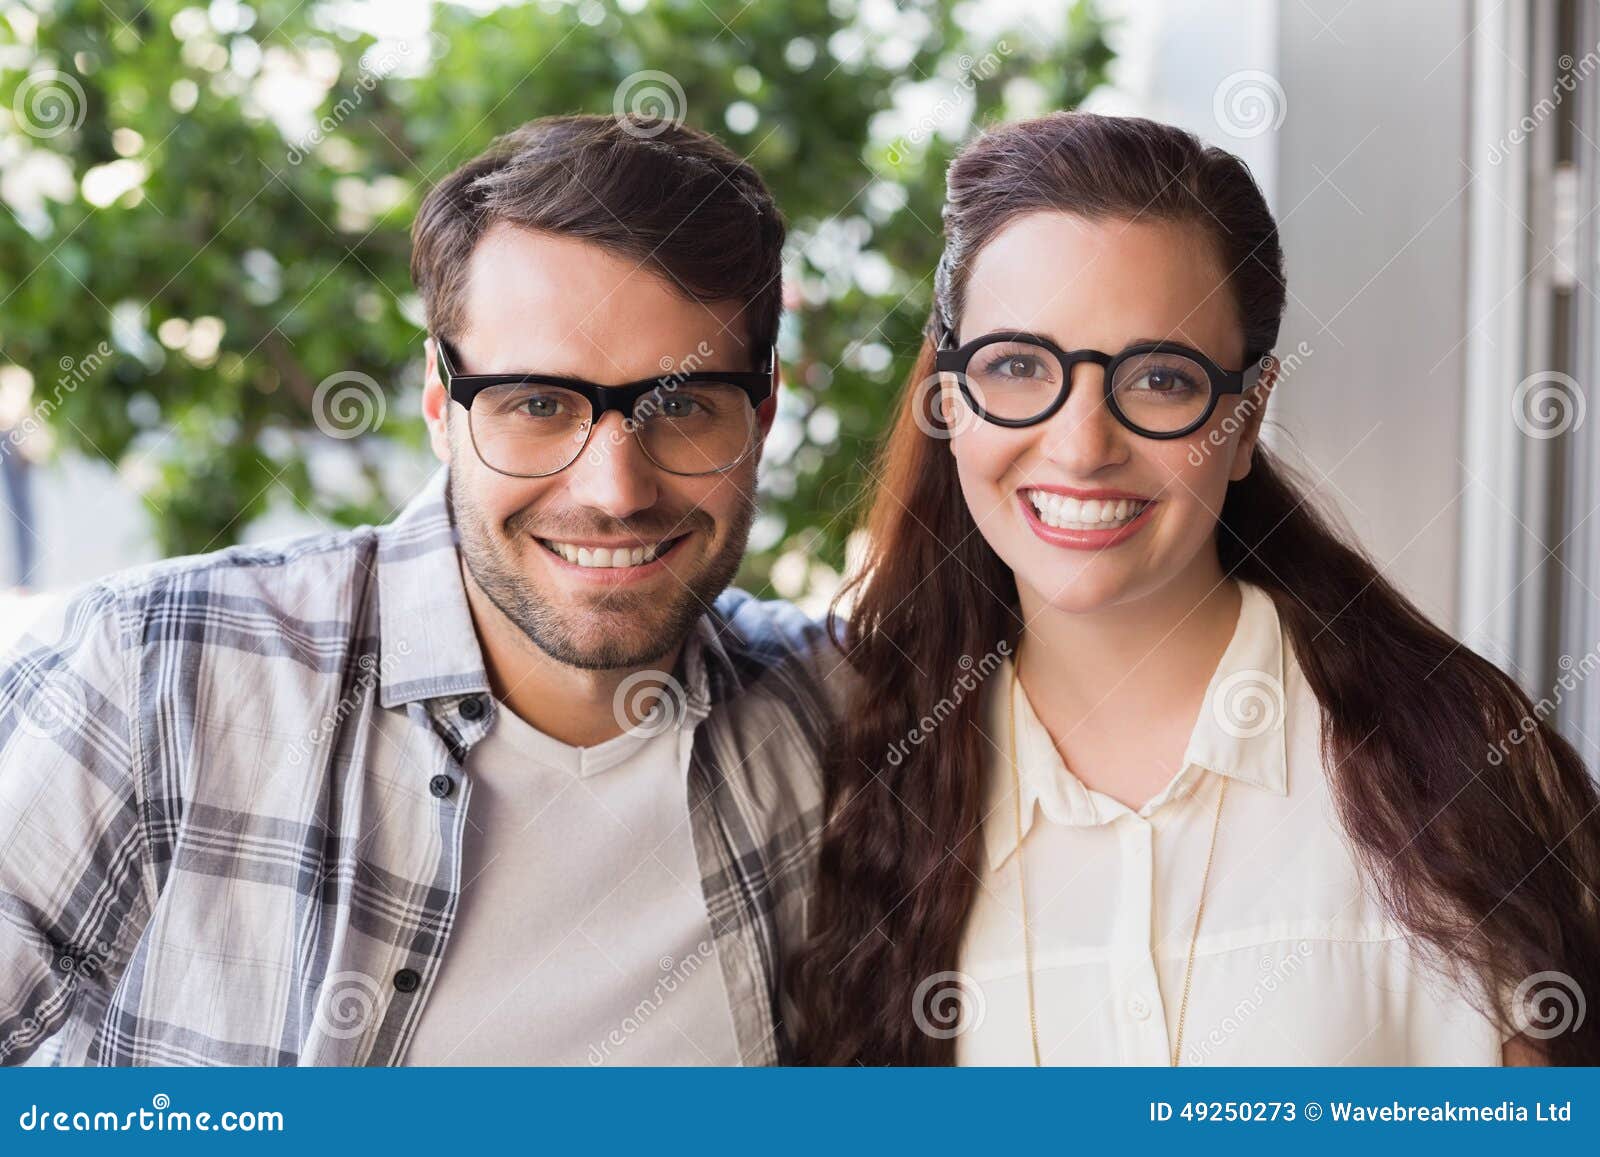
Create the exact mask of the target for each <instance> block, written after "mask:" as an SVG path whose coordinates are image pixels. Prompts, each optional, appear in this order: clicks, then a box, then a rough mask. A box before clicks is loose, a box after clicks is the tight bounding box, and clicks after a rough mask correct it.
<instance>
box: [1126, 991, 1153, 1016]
mask: <svg viewBox="0 0 1600 1157" xmlns="http://www.w3.org/2000/svg"><path fill="white" fill-rule="evenodd" d="M1128 1011H1129V1012H1130V1013H1132V1014H1133V1017H1134V1019H1135V1020H1144V1019H1145V1018H1147V1017H1148V1016H1149V1015H1150V1002H1149V1001H1147V1000H1146V999H1145V998H1144V997H1142V996H1135V997H1133V998H1132V999H1131V1000H1129V1001H1128Z"/></svg>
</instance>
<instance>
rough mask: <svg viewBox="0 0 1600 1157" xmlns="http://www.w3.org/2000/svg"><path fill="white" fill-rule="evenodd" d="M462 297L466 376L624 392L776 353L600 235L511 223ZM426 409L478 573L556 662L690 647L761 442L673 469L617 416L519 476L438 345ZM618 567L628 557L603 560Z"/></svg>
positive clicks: (730, 562)
mask: <svg viewBox="0 0 1600 1157" xmlns="http://www.w3.org/2000/svg"><path fill="white" fill-rule="evenodd" d="M466 307H467V308H466V317H467V323H466V329H465V332H463V333H462V334H461V335H460V336H459V337H458V339H457V340H455V341H454V342H453V343H452V344H453V347H454V349H455V351H456V353H457V354H458V356H459V359H460V362H461V364H459V365H456V366H455V370H456V372H457V373H460V374H492V373H518V372H528V373H534V372H537V373H550V374H560V375H565V376H570V377H575V378H583V379H587V380H589V381H593V382H598V383H601V384H606V385H615V384H621V383H624V382H630V381H636V380H642V379H645V378H650V377H655V376H658V375H661V374H663V373H670V372H672V371H674V370H677V369H703V370H741V369H748V368H751V367H752V364H753V363H759V364H765V361H766V354H765V351H762V353H761V354H760V356H758V357H755V358H754V359H752V356H751V353H750V351H749V350H748V349H747V348H746V343H745V337H744V335H745V322H744V319H743V318H741V317H739V316H738V314H739V306H738V304H737V303H717V304H714V305H706V304H701V303H697V302H694V301H691V300H689V299H688V298H686V297H684V296H683V295H681V294H680V293H678V292H676V291H675V289H674V288H673V287H671V286H670V285H669V284H668V283H667V282H666V281H664V280H663V279H662V278H661V277H660V276H658V275H656V274H654V273H652V272H649V271H647V270H645V269H641V268H638V267H637V266H636V265H635V263H633V262H631V261H628V260H625V259H623V258H619V257H616V256H613V255H611V254H610V253H608V252H606V251H604V250H602V249H600V248H598V247H596V246H594V245H592V244H590V243H587V242H584V241H579V240H574V239H570V238H565V237H557V236H552V235H547V234H541V233H532V232H529V231H526V230H522V229H518V228H515V227H512V226H508V225H504V224H501V225H496V226H494V227H492V228H491V229H490V230H489V231H487V232H486V233H485V234H484V236H483V238H482V239H481V240H480V241H479V243H478V245H477V247H476V249H475V250H474V251H473V256H472V262H471V266H470V271H469V278H468V288H467V302H466ZM772 409H773V403H772V402H771V401H770V400H769V401H768V402H767V403H766V404H765V405H763V406H762V407H761V412H760V413H759V415H758V418H759V422H758V425H757V428H756V434H755V437H756V438H757V439H759V438H761V437H764V435H765V433H766V429H767V427H768V425H769V424H770V421H771V414H772ZM424 412H425V413H426V415H427V417H428V422H429V428H430V432H431V436H432V443H433V449H434V453H435V454H436V455H437V456H438V457H439V458H440V459H441V460H443V461H446V462H448V463H449V464H450V505H451V511H452V514H453V516H454V518H455V522H456V527H457V530H458V532H459V535H460V541H461V553H462V557H463V560H464V562H465V564H466V567H467V570H468V573H469V575H470V577H471V580H472V581H473V582H474V583H475V584H476V585H477V586H478V587H479V588H480V589H481V590H482V592H483V593H484V594H485V595H486V596H487V597H488V598H489V600H490V601H491V602H493V604H494V605H495V606H496V607H497V608H499V610H500V611H501V612H502V613H503V614H504V615H505V616H506V617H507V618H508V619H510V620H511V622H513V623H514V624H516V626H517V627H519V628H520V629H521V630H522V631H523V632H524V633H525V634H526V635H527V636H528V638H529V639H531V640H532V641H533V642H534V644H536V645H537V646H538V647H539V648H540V649H541V650H542V651H544V652H545V653H546V654H548V655H550V656H551V657H552V658H554V659H556V660H557V661H559V662H562V663H565V664H568V665H569V666H574V667H582V668H587V669H610V668H627V667H641V666H646V665H649V664H651V663H653V662H654V661H656V660H658V659H660V658H662V657H663V656H666V655H668V654H670V653H671V652H672V651H673V650H674V648H676V647H677V646H678V645H679V644H680V643H681V642H682V640H683V638H684V637H685V635H686V634H687V633H688V631H689V630H690V628H691V626H692V625H693V623H694V621H695V619H696V618H698V617H699V616H700V615H701V614H702V613H703V612H704V611H705V610H706V609H708V608H709V607H710V605H711V603H712V601H713V600H714V599H715V598H716V597H717V595H718V594H720V593H721V592H722V591H723V590H724V589H725V588H726V587H727V585H728V583H729V582H730V581H732V579H733V576H734V574H735V573H736V572H737V571H738V568H739V563H740V560H741V559H742V558H743V556H744V550H745V542H746V539H747V537H748V534H749V530H750V523H751V520H752V519H753V517H754V514H755V488H756V467H757V459H758V456H759V446H757V447H755V448H754V449H753V450H752V452H751V453H750V454H749V455H747V456H746V457H745V458H744V459H743V460H742V461H740V462H739V463H738V464H737V465H736V466H734V467H733V468H732V469H730V470H728V471H726V472H724V473H721V474H709V475H703V476H699V477H684V476H681V475H676V474H670V473H668V472H667V471H665V470H662V469H661V468H659V467H658V466H656V465H655V463H653V462H652V461H651V460H650V459H649V457H647V456H646V454H645V452H644V450H643V448H642V447H641V446H640V445H639V441H638V439H637V438H636V437H635V436H634V435H633V434H632V433H630V432H628V430H627V428H626V427H625V426H624V423H623V416H622V415H621V414H619V413H616V412H611V413H607V414H606V415H605V416H604V417H603V418H602V419H601V421H600V422H599V424H598V425H597V426H596V427H595V428H594V430H593V432H592V434H591V435H590V438H589V441H588V443H587V445H586V446H585V448H584V451H583V453H582V454H580V455H579V456H578V458H577V459H576V460H575V461H574V462H573V463H572V464H571V465H569V466H567V467H566V468H565V469H563V470H560V471H558V472H557V473H555V474H552V475H549V476H547V477H543V478H516V477H510V476H508V475H506V474H502V473H498V472H496V471H494V470H491V469H489V468H488V467H487V466H485V465H484V464H483V462H482V461H481V460H480V458H479V457H478V454H477V451H476V450H475V449H474V447H473V442H472V438H471V434H470V431H469V427H468V417H467V411H466V410H464V409H463V408H462V407H461V406H460V405H458V404H456V403H454V402H451V401H450V400H449V399H448V397H446V396H444V389H443V386H442V385H441V383H440V379H439V375H438V366H437V350H436V349H434V348H433V347H432V344H431V343H430V348H429V354H428V382H427V392H426V396H425V398H424ZM580 550H581V551H582V553H581V554H578V553H577V552H578V551H580ZM624 551H625V552H627V553H626V554H623V553H621V552H624ZM602 552H604V553H602ZM650 552H653V553H654V554H655V557H654V558H648V553H650ZM642 555H643V556H645V557H643V558H641V556H642ZM574 556H576V559H577V561H571V560H572V558H573V557H574ZM636 559H640V561H637V562H635V560H636ZM605 561H610V562H612V563H624V564H625V565H609V566H597V565H595V564H596V563H597V562H605ZM585 564H587V565H585Z"/></svg>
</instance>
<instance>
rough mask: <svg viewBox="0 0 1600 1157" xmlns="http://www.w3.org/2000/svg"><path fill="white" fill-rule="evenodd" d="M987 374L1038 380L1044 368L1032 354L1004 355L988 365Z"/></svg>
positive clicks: (1042, 374)
mask: <svg viewBox="0 0 1600 1157" xmlns="http://www.w3.org/2000/svg"><path fill="white" fill-rule="evenodd" d="M988 372H989V373H991V374H995V375H997V376H999V377H1006V378H1022V379H1029V378H1038V377H1043V376H1044V366H1043V363H1042V362H1041V361H1040V359H1039V358H1038V357H1036V356H1034V355H1033V354H1005V355H1004V356H1002V357H998V358H996V359H995V360H994V361H992V362H990V363H989V368H988Z"/></svg>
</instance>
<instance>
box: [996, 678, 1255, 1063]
mask: <svg viewBox="0 0 1600 1157" xmlns="http://www.w3.org/2000/svg"><path fill="white" fill-rule="evenodd" d="M1019 666H1020V663H1019V662H1018V659H1017V656H1015V655H1013V656H1012V662H1011V685H1010V688H1009V690H1010V696H1011V710H1010V712H1009V713H1008V719H1009V721H1010V729H1011V802H1012V804H1013V810H1014V811H1015V813H1016V820H1017V897H1018V900H1019V901H1020V902H1021V906H1022V958H1023V966H1024V968H1025V969H1026V975H1027V981H1028V1032H1029V1037H1030V1039H1031V1040H1032V1042H1033V1063H1034V1065H1035V1066H1036V1067H1037V1066H1041V1065H1042V1064H1043V1062H1042V1061H1041V1060H1040V1059H1039V1008H1038V1005H1037V1004H1036V1003H1035V1001H1034V995H1033V936H1032V933H1031V932H1030V930H1029V927H1028V889H1027V881H1026V880H1025V878H1024V875H1023V870H1022V860H1023V855H1022V773H1021V772H1019V771H1018V770H1017V682H1018V675H1017V668H1018V667H1019ZM1227 794H1228V779H1227V777H1226V776H1224V777H1222V786H1221V787H1219V788H1218V789H1217V810H1216V814H1215V815H1214V816H1213V817H1212V819H1211V845H1210V847H1209V848H1207V849H1206V869H1205V872H1204V873H1203V874H1202V875H1201V877H1200V903H1199V904H1198V905H1197V906H1196V907H1195V910H1194V929H1193V931H1192V932H1190V934H1189V961H1188V963H1187V964H1185V965H1184V969H1183V999H1182V1000H1181V1001H1180V1002H1179V1004H1178V1031H1177V1034H1176V1038H1175V1039H1174V1041H1173V1045H1172V1065H1173V1067H1174V1068H1176V1067H1177V1066H1178V1058H1179V1057H1180V1056H1182V1054H1183V1023H1184V1020H1185V1019H1186V1018H1187V1017H1188V1015H1189V985H1190V983H1191V982H1192V981H1193V980H1194V950H1195V945H1196V944H1198V943H1199V942H1200V917H1201V916H1202V915H1204V914H1205V910H1206V885H1207V884H1209V883H1210V882H1211V860H1212V858H1213V856H1214V855H1215V853H1216V850H1217V829H1218V828H1220V827H1221V826H1222V799H1223V797H1224V796H1226V795H1227Z"/></svg>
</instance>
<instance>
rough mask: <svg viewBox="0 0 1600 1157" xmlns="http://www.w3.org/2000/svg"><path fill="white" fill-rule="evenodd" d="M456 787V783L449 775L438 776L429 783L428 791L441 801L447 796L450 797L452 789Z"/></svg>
mask: <svg viewBox="0 0 1600 1157" xmlns="http://www.w3.org/2000/svg"><path fill="white" fill-rule="evenodd" d="M455 786H456V781H455V780H453V779H451V778H450V777H449V776H448V775H436V776H434V777H433V778H432V779H430V780H429V781H428V790H429V791H431V792H432V793H433V794H434V795H436V796H438V797H439V798H440V799H443V798H444V797H445V796H447V795H449V794H450V792H451V789H453V788H454V787H455Z"/></svg>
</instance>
